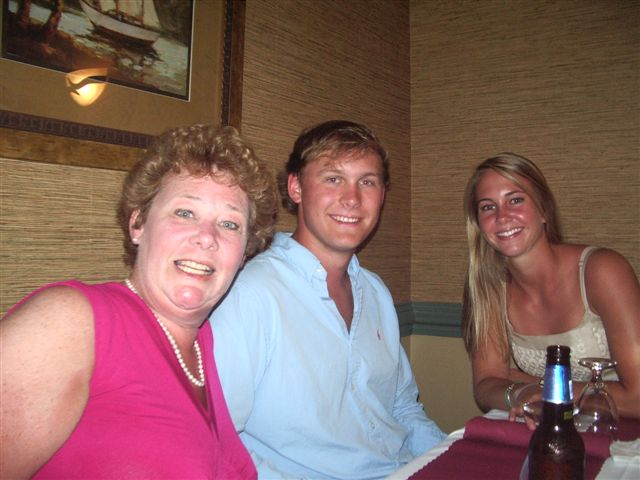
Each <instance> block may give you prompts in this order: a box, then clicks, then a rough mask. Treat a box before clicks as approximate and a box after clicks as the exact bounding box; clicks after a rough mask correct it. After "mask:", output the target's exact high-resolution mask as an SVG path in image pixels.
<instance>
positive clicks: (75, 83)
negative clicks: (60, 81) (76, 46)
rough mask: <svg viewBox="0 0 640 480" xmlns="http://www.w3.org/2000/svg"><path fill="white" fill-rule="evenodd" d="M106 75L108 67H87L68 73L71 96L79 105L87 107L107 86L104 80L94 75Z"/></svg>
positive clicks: (67, 78) (66, 81) (67, 81)
mask: <svg viewBox="0 0 640 480" xmlns="http://www.w3.org/2000/svg"><path fill="white" fill-rule="evenodd" d="M106 76H107V69H106V68H85V69H83V70H76V71H74V72H69V73H67V74H66V75H65V83H66V84H67V89H68V90H69V95H70V96H71V98H73V100H74V101H75V102H76V103H77V104H78V105H80V106H83V107H86V106H87V105H91V104H92V103H93V102H95V101H96V100H97V99H98V98H99V97H100V95H102V92H103V91H104V89H105V87H106V86H107V84H106V83H105V82H104V81H101V80H96V79H95V78H93V77H102V78H106Z"/></svg>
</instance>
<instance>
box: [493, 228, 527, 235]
mask: <svg viewBox="0 0 640 480" xmlns="http://www.w3.org/2000/svg"><path fill="white" fill-rule="evenodd" d="M520 231H522V227H516V228H512V229H511V230H507V231H506V232H498V233H496V235H497V236H498V237H510V236H511V235H514V234H516V233H518V232H520Z"/></svg>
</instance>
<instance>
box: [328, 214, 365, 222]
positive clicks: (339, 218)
mask: <svg viewBox="0 0 640 480" xmlns="http://www.w3.org/2000/svg"><path fill="white" fill-rule="evenodd" d="M331 218H333V219H334V220H337V221H339V222H343V223H357V222H359V220H358V219H357V218H354V217H343V216H342V215H332V217H331Z"/></svg>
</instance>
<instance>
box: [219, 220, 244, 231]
mask: <svg viewBox="0 0 640 480" xmlns="http://www.w3.org/2000/svg"><path fill="white" fill-rule="evenodd" d="M222 228H225V229H227V230H238V229H239V228H240V225H238V224H237V223H236V222H231V221H229V220H225V221H224V222H222Z"/></svg>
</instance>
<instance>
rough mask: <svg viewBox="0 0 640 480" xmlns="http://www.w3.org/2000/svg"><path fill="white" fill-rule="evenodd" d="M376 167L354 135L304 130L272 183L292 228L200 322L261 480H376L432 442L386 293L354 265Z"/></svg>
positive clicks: (434, 434) (375, 157) (343, 126)
mask: <svg viewBox="0 0 640 480" xmlns="http://www.w3.org/2000/svg"><path fill="white" fill-rule="evenodd" d="M388 163H389V160H388V155H387V152H386V150H385V149H384V147H383V146H382V145H381V144H380V142H379V140H378V139H377V137H376V136H375V135H374V134H373V132H371V131H370V130H369V129H367V128H366V127H364V126H362V125H358V124H356V123H352V122H348V121H330V122H325V123H322V124H320V125H316V126H314V127H312V128H310V129H307V130H306V131H304V132H303V133H302V134H301V136H300V137H298V139H297V140H296V142H295V144H294V147H293V152H292V153H291V155H290V157H289V161H288V163H287V166H286V175H285V176H283V177H282V178H281V182H280V185H281V190H282V194H283V198H284V203H285V206H286V207H287V209H288V210H289V211H290V212H291V213H294V214H295V215H296V216H297V226H296V229H295V231H294V232H293V234H285V233H278V234H276V237H275V239H274V241H273V244H272V246H271V247H270V248H269V249H268V250H267V251H266V252H264V253H262V254H260V255H258V256H257V257H256V258H254V259H253V260H252V261H250V262H249V263H248V264H247V265H246V267H245V268H244V270H243V271H242V272H241V273H240V274H239V276H238V278H237V280H236V282H235V284H234V286H233V287H232V289H231V291H230V293H229V295H228V296H227V297H226V299H225V300H224V301H223V303H222V304H221V305H220V306H219V307H218V308H216V310H215V312H214V314H213V315H212V317H211V321H212V325H213V329H214V335H215V341H216V343H215V357H216V362H217V364H218V368H219V371H220V377H221V381H222V385H223V390H224V391H225V397H226V400H227V402H228V404H229V410H230V412H231V416H232V418H233V420H234V423H235V425H236V428H237V430H238V431H239V432H240V437H241V439H242V440H243V442H244V444H245V446H246V447H247V448H248V450H249V451H250V453H251V455H252V457H253V460H254V462H255V463H256V467H257V469H258V473H259V476H260V477H261V478H335V479H338V478H339V479H358V480H363V479H374V478H383V477H385V476H387V475H388V474H390V473H392V472H393V471H394V470H396V469H397V468H399V467H400V466H401V465H403V464H404V463H407V462H408V461H410V460H411V459H413V458H414V457H415V456H417V455H420V454H421V453H423V452H425V451H426V450H428V449H430V448H431V447H433V446H434V445H436V444H437V443H439V442H440V441H441V440H442V439H443V438H444V434H443V433H442V431H441V430H440V429H439V428H438V426H437V425H436V424H435V423H434V422H433V421H431V420H429V419H428V418H427V417H426V415H425V413H424V409H423V407H422V405H421V404H420V403H419V402H418V401H417V395H418V389H417V387H416V383H415V380H414V378H413V374H412V372H411V368H410V365H409V362H408V360H407V357H406V355H405V353H404V351H403V349H402V347H401V345H400V340H399V330H398V319H397V315H396V312H395V309H394V305H393V300H392V298H391V295H390V293H389V291H388V289H387V287H386V286H385V285H384V283H383V282H382V280H381V279H380V278H379V277H378V276H377V275H376V274H374V273H372V272H370V271H368V270H366V269H364V268H362V267H361V266H360V264H359V263H358V260H357V258H356V256H355V252H356V251H357V249H358V248H359V247H360V246H361V245H362V244H363V243H364V242H365V240H366V239H367V238H368V237H369V236H370V235H371V234H372V232H373V230H374V229H375V227H376V225H377V223H378V220H379V218H380V212H381V209H382V205H383V203H384V198H385V192H386V189H387V188H388V185H389V166H388Z"/></svg>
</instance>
